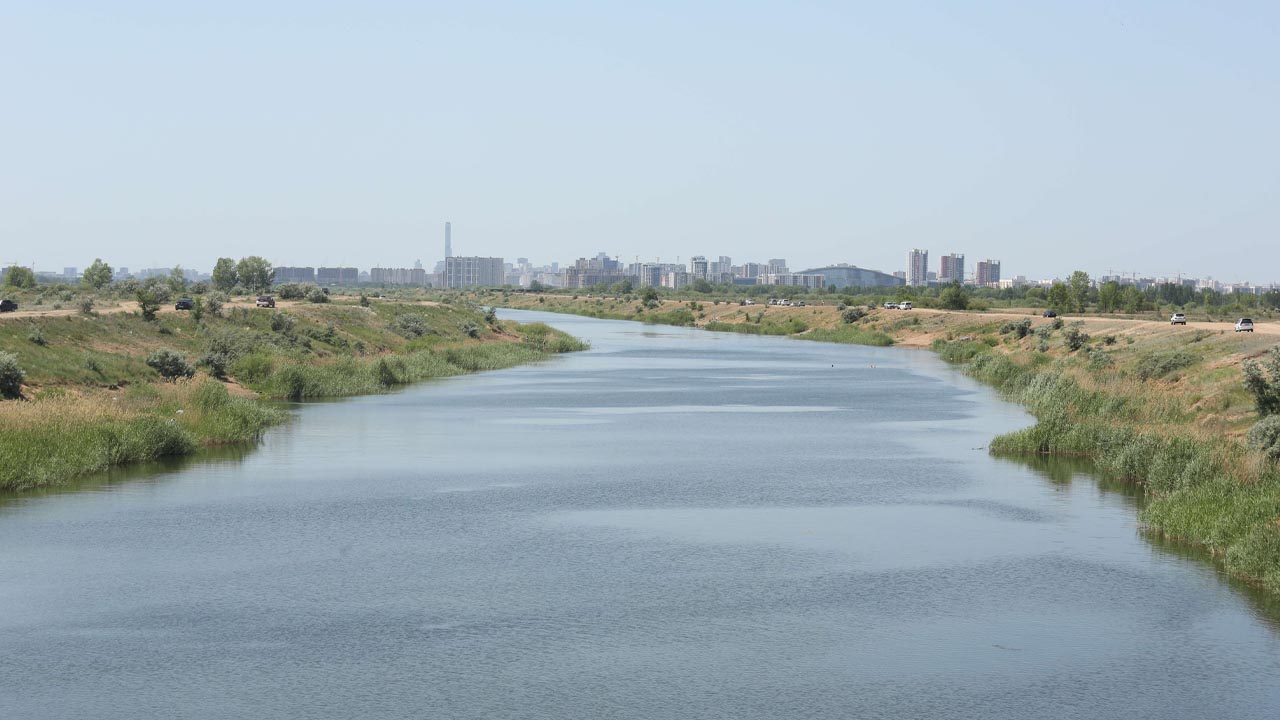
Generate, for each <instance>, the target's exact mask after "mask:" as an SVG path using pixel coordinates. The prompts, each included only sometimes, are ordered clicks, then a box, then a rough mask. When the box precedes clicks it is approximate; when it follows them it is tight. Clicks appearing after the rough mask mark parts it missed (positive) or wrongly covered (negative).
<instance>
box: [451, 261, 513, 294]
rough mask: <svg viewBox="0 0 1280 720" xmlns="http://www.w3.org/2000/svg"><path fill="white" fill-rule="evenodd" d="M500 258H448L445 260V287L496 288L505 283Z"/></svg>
mask: <svg viewBox="0 0 1280 720" xmlns="http://www.w3.org/2000/svg"><path fill="white" fill-rule="evenodd" d="M503 279H504V278H503V271H502V258H500V257H447V258H445V259H444V286H445V287H447V288H450V289H458V288H465V287H474V286H477V285H480V286H484V287H496V286H498V285H501V284H502V281H503Z"/></svg>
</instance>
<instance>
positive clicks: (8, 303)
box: [0, 300, 18, 312]
mask: <svg viewBox="0 0 1280 720" xmlns="http://www.w3.org/2000/svg"><path fill="white" fill-rule="evenodd" d="M17 309H18V303H16V302H14V301H12V300H0V312H13V311H14V310H17Z"/></svg>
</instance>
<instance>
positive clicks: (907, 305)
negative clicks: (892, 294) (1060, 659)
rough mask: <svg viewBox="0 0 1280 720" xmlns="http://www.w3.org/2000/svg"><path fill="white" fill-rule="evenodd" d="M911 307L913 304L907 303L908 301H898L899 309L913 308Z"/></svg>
mask: <svg viewBox="0 0 1280 720" xmlns="http://www.w3.org/2000/svg"><path fill="white" fill-rule="evenodd" d="M913 307H915V305H912V304H911V303H909V302H900V303H898V309H899V310H910V309H911V308H913Z"/></svg>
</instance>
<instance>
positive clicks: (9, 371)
mask: <svg viewBox="0 0 1280 720" xmlns="http://www.w3.org/2000/svg"><path fill="white" fill-rule="evenodd" d="M26 377H27V374H26V373H25V372H23V371H22V366H21V365H19V364H18V356H17V355H14V354H13V353H7V352H0V398H7V399H10V400H16V399H17V398H20V397H22V381H23V380H24V379H26Z"/></svg>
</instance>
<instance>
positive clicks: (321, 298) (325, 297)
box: [307, 288, 329, 304]
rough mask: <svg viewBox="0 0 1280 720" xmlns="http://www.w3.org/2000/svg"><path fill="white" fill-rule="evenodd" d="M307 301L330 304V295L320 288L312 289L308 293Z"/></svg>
mask: <svg viewBox="0 0 1280 720" xmlns="http://www.w3.org/2000/svg"><path fill="white" fill-rule="evenodd" d="M307 301H308V302H313V303H317V304H321V303H327V302H329V293H327V292H325V291H323V290H321V289H320V288H311V292H309V293H307Z"/></svg>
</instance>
